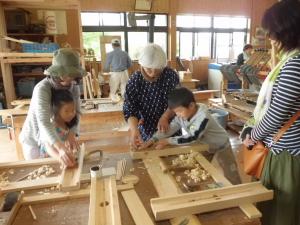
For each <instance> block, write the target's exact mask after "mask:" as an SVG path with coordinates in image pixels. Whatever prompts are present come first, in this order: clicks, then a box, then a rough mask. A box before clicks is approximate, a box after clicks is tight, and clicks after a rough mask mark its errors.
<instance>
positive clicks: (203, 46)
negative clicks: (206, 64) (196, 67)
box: [195, 32, 211, 57]
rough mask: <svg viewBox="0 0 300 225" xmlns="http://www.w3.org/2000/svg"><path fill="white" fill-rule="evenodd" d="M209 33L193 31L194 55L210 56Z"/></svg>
mask: <svg viewBox="0 0 300 225" xmlns="http://www.w3.org/2000/svg"><path fill="white" fill-rule="evenodd" d="M210 52H211V33H208V32H207V33H204V32H203V33H195V56H196V57H210Z"/></svg>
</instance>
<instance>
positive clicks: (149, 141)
mask: <svg viewBox="0 0 300 225" xmlns="http://www.w3.org/2000/svg"><path fill="white" fill-rule="evenodd" d="M154 142H155V141H154V140H153V139H150V140H148V141H146V142H144V143H142V144H141V145H140V146H139V148H138V150H143V149H146V148H149V147H151V146H152V145H153V144H154Z"/></svg>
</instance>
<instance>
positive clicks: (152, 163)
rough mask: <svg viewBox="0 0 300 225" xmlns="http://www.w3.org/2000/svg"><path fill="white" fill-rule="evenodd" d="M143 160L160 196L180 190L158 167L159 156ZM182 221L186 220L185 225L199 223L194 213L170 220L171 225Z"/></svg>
mask: <svg viewBox="0 0 300 225" xmlns="http://www.w3.org/2000/svg"><path fill="white" fill-rule="evenodd" d="M143 162H144V164H145V166H146V168H147V172H148V174H149V176H150V177H151V180H152V182H153V184H154V187H155V189H156V191H157V193H158V195H159V196H160V197H166V196H172V195H175V194H179V193H181V192H182V191H181V190H180V188H179V187H178V185H177V184H176V183H175V180H174V179H173V178H172V177H171V175H170V174H167V173H164V172H163V171H162V169H161V168H160V165H161V163H162V159H161V158H159V157H153V158H149V159H144V160H143ZM183 221H186V223H185V225H201V223H200V221H199V219H198V218H197V216H195V215H188V216H184V217H182V216H178V217H176V218H172V219H171V220H170V222H171V224H172V225H178V224H182V223H183Z"/></svg>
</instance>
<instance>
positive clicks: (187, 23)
mask: <svg viewBox="0 0 300 225" xmlns="http://www.w3.org/2000/svg"><path fill="white" fill-rule="evenodd" d="M176 20H177V24H176V26H177V27H186V28H187V27H199V28H200V27H201V28H208V27H211V17H209V16H181V15H179V16H177V17H176Z"/></svg>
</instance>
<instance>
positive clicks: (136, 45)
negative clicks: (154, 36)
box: [128, 32, 148, 59]
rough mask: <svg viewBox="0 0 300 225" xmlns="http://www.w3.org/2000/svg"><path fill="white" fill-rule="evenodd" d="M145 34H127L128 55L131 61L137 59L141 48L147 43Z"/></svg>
mask: <svg viewBox="0 0 300 225" xmlns="http://www.w3.org/2000/svg"><path fill="white" fill-rule="evenodd" d="M147 40H148V34H147V32H129V33H128V49H129V51H128V54H129V56H130V58H131V59H138V57H139V52H140V50H141V48H142V47H143V46H145V45H146V44H147V43H148V41H147Z"/></svg>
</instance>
